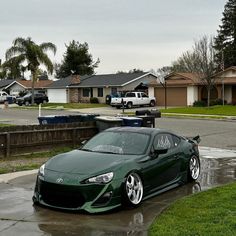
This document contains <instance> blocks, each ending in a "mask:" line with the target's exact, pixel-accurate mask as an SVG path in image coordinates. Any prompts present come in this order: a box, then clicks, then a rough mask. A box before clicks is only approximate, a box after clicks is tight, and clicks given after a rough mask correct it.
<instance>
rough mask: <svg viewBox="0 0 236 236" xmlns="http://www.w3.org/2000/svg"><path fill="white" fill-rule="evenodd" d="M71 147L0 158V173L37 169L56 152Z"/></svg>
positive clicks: (64, 150) (68, 149)
mask: <svg viewBox="0 0 236 236" xmlns="http://www.w3.org/2000/svg"><path fill="white" fill-rule="evenodd" d="M70 150H71V148H67V147H66V148H58V149H55V150H52V151H50V152H43V153H32V154H29V155H21V156H12V157H9V158H0V174H6V173H10V172H16V171H23V170H33V169H38V168H39V167H40V166H41V165H42V164H43V163H45V162H46V161H47V160H48V159H50V158H51V157H53V156H55V155H56V154H59V153H63V152H67V151H70Z"/></svg>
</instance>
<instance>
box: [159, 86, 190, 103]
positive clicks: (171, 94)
mask: <svg viewBox="0 0 236 236" xmlns="http://www.w3.org/2000/svg"><path fill="white" fill-rule="evenodd" d="M166 94H167V106H187V88H186V87H183V88H167V89H166ZM155 97H156V100H157V105H158V106H164V105H165V89H164V88H155Z"/></svg>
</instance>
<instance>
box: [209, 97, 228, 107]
mask: <svg viewBox="0 0 236 236" xmlns="http://www.w3.org/2000/svg"><path fill="white" fill-rule="evenodd" d="M224 104H227V101H224ZM216 105H223V100H222V99H221V98H217V99H215V100H213V101H211V102H210V106H216Z"/></svg>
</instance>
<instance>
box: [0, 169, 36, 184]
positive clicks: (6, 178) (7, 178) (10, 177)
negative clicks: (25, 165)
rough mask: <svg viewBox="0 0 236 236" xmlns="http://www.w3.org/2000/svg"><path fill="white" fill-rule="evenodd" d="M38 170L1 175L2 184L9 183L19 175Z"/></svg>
mask: <svg viewBox="0 0 236 236" xmlns="http://www.w3.org/2000/svg"><path fill="white" fill-rule="evenodd" d="M37 172H38V169H36V170H26V171H20V172H13V173H8V174H2V175H0V184H1V183H5V184H7V183H9V181H11V180H13V179H16V178H18V177H22V176H27V175H32V174H36V173H37Z"/></svg>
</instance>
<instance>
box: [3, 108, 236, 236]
mask: <svg viewBox="0 0 236 236" xmlns="http://www.w3.org/2000/svg"><path fill="white" fill-rule="evenodd" d="M0 113H1V112H0ZM24 118H25V119H26V120H27V119H28V118H27V116H26V117H24ZM156 126H157V127H160V128H167V129H171V130H174V131H175V132H177V133H182V134H184V135H186V136H194V135H196V134H200V135H201V136H202V142H201V147H200V154H201V175H200V178H199V179H198V181H197V182H196V183H193V184H186V185H184V186H181V187H178V188H175V189H173V190H170V191H168V192H166V193H163V194H161V195H158V196H156V197H154V198H151V199H148V200H147V201H144V202H143V203H142V204H141V205H140V206H139V207H137V208H134V209H132V208H131V209H123V208H119V209H117V210H116V211H113V212H109V213H106V214H98V215H90V214H85V213H70V212H61V211H55V210H52V209H47V208H43V207H39V206H37V207H36V206H33V205H32V200H31V199H32V195H33V189H34V183H35V178H36V175H29V176H24V177H19V178H16V179H13V180H11V181H9V182H8V183H1V184H0V235H1V236H2V235H3V236H5V235H6V236H11V235H14V236H15V235H20V236H21V235H26V236H27V235H30V236H31V235H36V236H37V235H57V236H58V235H59V236H60V235H69V236H71V235H89V236H90V235H91V236H100V235H101V236H103V235H140V236H141V235H142V236H143V235H147V234H148V233H147V231H148V228H149V226H150V224H151V223H152V222H153V220H154V219H155V218H156V217H158V215H159V214H161V213H162V211H163V210H164V209H166V207H168V206H169V205H170V204H171V203H173V202H174V201H176V200H177V199H180V198H182V197H184V196H187V195H190V194H194V193H197V192H199V191H204V190H207V189H210V188H213V187H216V186H220V185H224V184H227V183H230V182H232V181H235V179H236V151H235V150H236V136H235V133H236V123H235V122H224V121H211V120H210V121H207V120H188V119H174V118H168V119H165V118H161V119H157V121H156ZM208 147H215V148H208ZM218 148H220V149H218ZM222 148H224V149H231V150H224V149H222Z"/></svg>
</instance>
